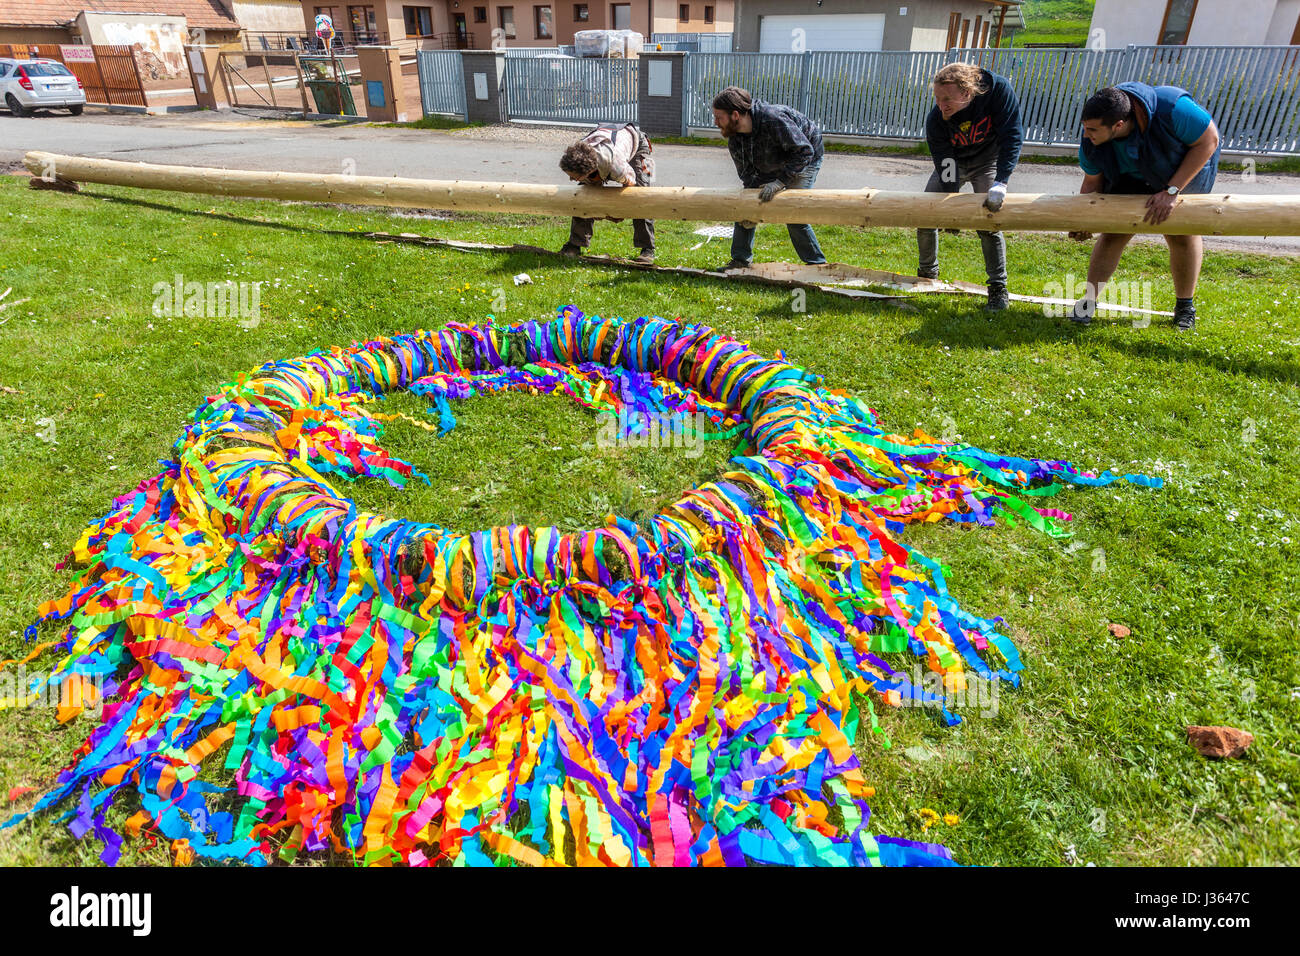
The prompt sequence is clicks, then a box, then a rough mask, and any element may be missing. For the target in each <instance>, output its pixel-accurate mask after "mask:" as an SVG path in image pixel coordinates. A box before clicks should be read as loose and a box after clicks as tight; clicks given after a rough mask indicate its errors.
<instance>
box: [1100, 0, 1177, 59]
mask: <svg viewBox="0 0 1300 956" xmlns="http://www.w3.org/2000/svg"><path fill="white" fill-rule="evenodd" d="M1164 19H1165V2H1164V0H1147V2H1145V3H1143V2H1134V0H1097V3H1096V6H1094V7H1093V8H1092V26H1091V28H1090V30H1089V36H1099V38H1100V43H1101V44H1102V46H1104V47H1105V48H1106V49H1119V48H1123V47H1126V46H1128V45H1129V44H1130V43H1137V44H1151V43H1155V42H1156V40H1157V39H1159V33H1160V24H1162V23H1163V22H1164ZM1194 22H1195V21H1193V23H1194ZM1098 30H1101V31H1104V32H1102V33H1101V34H1098V33H1097V31H1098Z"/></svg>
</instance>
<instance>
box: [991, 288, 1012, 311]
mask: <svg viewBox="0 0 1300 956" xmlns="http://www.w3.org/2000/svg"><path fill="white" fill-rule="evenodd" d="M1010 307H1011V296H1010V295H1008V294H1007V287H1006V286H1004V285H991V286H989V300H988V302H986V303H984V311H985V312H1005V311H1006V310H1007V309H1008V308H1010Z"/></svg>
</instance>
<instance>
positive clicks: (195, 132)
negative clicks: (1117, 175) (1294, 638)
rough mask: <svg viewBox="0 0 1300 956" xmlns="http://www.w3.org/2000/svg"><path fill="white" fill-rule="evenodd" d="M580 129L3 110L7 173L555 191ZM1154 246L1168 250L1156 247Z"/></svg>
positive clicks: (707, 180)
mask: <svg viewBox="0 0 1300 956" xmlns="http://www.w3.org/2000/svg"><path fill="white" fill-rule="evenodd" d="M574 134H575V131H574V130H571V129H562V128H557V127H545V126H533V127H513V126H512V127H486V128H475V129H468V130H457V131H455V132H438V131H431V130H410V129H386V128H382V127H372V126H365V125H323V124H321V123H313V122H306V121H302V120H268V119H260V118H256V117H254V116H252V115H251V114H240V113H234V112H230V111H221V112H220V113H204V114H171V115H166V116H141V115H131V116H123V115H110V114H107V113H92V112H87V113H85V114H83V115H82V116H80V117H71V116H68V115H67V114H58V115H56V114H47V115H42V116H36V117H32V118H28V119H18V118H16V117H13V116H10V115H9V114H8V113H4V112H0V169H2V168H4V167H6V166H10V165H11V164H18V163H20V162H21V160H22V157H23V154H24V153H26V152H27V151H28V150H31V149H42V150H48V151H50V152H61V153H77V154H81V155H87V156H98V157H104V158H107V159H121V160H128V161H132V160H134V161H141V162H151V163H172V164H177V165H190V166H217V167H224V168H230V169H283V170H290V171H295V172H322V173H336V172H344V171H346V170H348V168H349V166H351V171H352V172H354V173H356V174H357V175H360V176H410V177H416V178H425V179H454V178H458V179H474V180H483V181H489V182H531V183H548V182H558V181H560V180H561V174H560V171H559V169H558V166H557V162H558V154H559V152H560V150H561V149H563V147H564V146H565V145H566V144H567V143H569V142H572V141H573V139H574ZM655 158H656V161H657V164H658V165H657V178H658V181H659V182H660V183H663V184H669V183H690V184H691V185H693V186H705V187H709V186H734V185H736V177H735V171H734V169H733V168H732V165H731V162H730V160H729V158H728V157H727V154H726V153H725V152H724V151H722V150H718V149H711V148H707V147H698V146H667V145H661V146H659V147H656V149H655ZM931 168H932V167H931V164H930V161H929V160H928V159H925V158H916V159H911V158H888V157H879V156H858V155H850V154H844V153H828V154H827V157H826V163H825V165H824V166H823V167H822V171H821V175H820V176H819V177H818V180H817V185H818V186H819V187H823V188H828V189H859V188H862V187H864V186H875V187H879V188H881V189H902V190H919V189H921V188H923V186H924V183H925V180H926V177H927V176H928V175H929V172H930V169H931ZM1079 180H1080V174H1079V172H1078V170H1077V169H1075V168H1073V167H1070V166H1044V165H1034V164H1024V165H1021V166H1020V168H1019V169H1017V170H1016V175H1015V177H1014V179H1013V180H1012V183H1011V189H1012V191H1013V192H1034V193H1073V192H1077V191H1078V188H1079ZM1219 185H1220V186H1221V187H1224V188H1227V189H1232V190H1233V191H1236V192H1242V193H1297V192H1300V177H1295V176H1279V175H1261V176H1259V177H1257V178H1256V180H1255V181H1254V182H1250V183H1247V182H1244V181H1243V179H1242V177H1241V175H1240V174H1237V173H1224V174H1223V175H1222V176H1221V177H1220V179H1219ZM1150 239H1151V241H1157V242H1158V241H1160V240H1159V238H1158V237H1150ZM1207 245H1210V246H1212V247H1216V248H1223V249H1236V250H1242V251H1258V252H1267V253H1271V254H1283V255H1300V237H1295V236H1288V237H1278V238H1257V237H1240V238H1233V237H1229V238H1218V239H1209V240H1207Z"/></svg>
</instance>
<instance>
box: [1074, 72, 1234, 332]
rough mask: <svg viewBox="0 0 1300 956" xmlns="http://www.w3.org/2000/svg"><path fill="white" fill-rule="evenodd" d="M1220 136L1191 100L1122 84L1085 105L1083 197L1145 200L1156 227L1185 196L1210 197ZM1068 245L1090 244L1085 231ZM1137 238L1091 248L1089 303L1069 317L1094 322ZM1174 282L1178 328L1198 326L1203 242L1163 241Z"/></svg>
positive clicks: (1169, 89) (1109, 239) (1101, 240)
mask: <svg viewBox="0 0 1300 956" xmlns="http://www.w3.org/2000/svg"><path fill="white" fill-rule="evenodd" d="M1219 145H1220V143H1219V129H1218V127H1217V126H1215V125H1214V120H1213V119H1212V118H1211V117H1210V114H1209V113H1207V112H1206V111H1205V109H1204V108H1202V107H1201V106H1200V105H1199V104H1197V102H1196V101H1195V100H1194V99H1192V97H1191V95H1190V94H1189V93H1188V92H1187V91H1186V90H1184V89H1180V88H1179V87H1176V86H1148V85H1147V84H1145V83H1121V84H1119V86H1110V87H1107V88H1106V89H1103V90H1099V91H1098V92H1097V93H1095V94H1094V95H1093V96H1092V98H1091V99H1089V100H1088V102H1087V103H1085V104H1084V105H1083V140H1082V142H1081V143H1080V145H1079V166H1080V168H1082V169H1083V173H1084V177H1083V187H1082V188H1081V189H1080V190H1079V191H1080V192H1082V193H1096V192H1100V193H1109V194H1130V195H1134V194H1136V195H1139V196H1142V195H1144V196H1147V197H1148V198H1147V205H1146V215H1145V216H1144V217H1143V219H1144V221H1146V222H1149V223H1153V224H1158V223H1162V222H1164V221H1165V220H1166V219H1168V218H1169V214H1170V212H1172V211H1173V208H1174V206H1175V205H1176V204H1177V203H1178V197H1179V196H1180V195H1182V194H1184V193H1187V194H1189V195H1190V194H1193V193H1208V192H1209V191H1210V190H1211V189H1213V188H1214V179H1215V176H1216V175H1217V174H1218V170H1219ZM1070 236H1071V238H1074V239H1079V240H1081V241H1086V240H1088V239H1091V238H1092V236H1091V234H1089V233H1086V232H1072V233H1070ZM1132 238H1133V235H1132V233H1127V232H1125V233H1103V234H1102V235H1101V236H1099V237H1098V239H1097V244H1096V245H1094V246H1093V247H1092V258H1091V259H1090V260H1089V262H1088V284H1087V286H1086V291H1085V293H1084V297H1083V298H1082V299H1080V300H1079V301H1078V302H1076V303H1075V304H1074V311H1073V312H1072V314H1071V315H1070V318H1071V319H1073V320H1074V321H1075V322H1078V323H1080V324H1083V325H1086V324H1087V323H1088V322H1090V321H1092V315H1093V312H1095V311H1096V308H1097V297H1098V296H1099V295H1101V290H1102V289H1103V288H1105V285H1106V283H1107V282H1108V281H1110V277H1111V276H1112V275H1114V274H1115V269H1116V268H1117V267H1118V266H1119V260H1120V256H1121V255H1122V254H1123V252H1124V247H1125V246H1127V245H1128V243H1129V240H1130V239H1132ZM1165 242H1167V243H1168V244H1169V265H1170V271H1171V272H1172V273H1173V277H1174V295H1175V296H1176V297H1177V301H1176V303H1175V305H1174V324H1175V325H1177V326H1178V328H1179V329H1181V330H1183V331H1187V330H1188V329H1190V328H1192V326H1194V325H1195V324H1196V305H1195V303H1194V301H1193V297H1194V296H1195V295H1196V280H1197V279H1198V278H1199V277H1200V274H1201V256H1202V246H1201V237H1200V236H1170V235H1167V236H1165Z"/></svg>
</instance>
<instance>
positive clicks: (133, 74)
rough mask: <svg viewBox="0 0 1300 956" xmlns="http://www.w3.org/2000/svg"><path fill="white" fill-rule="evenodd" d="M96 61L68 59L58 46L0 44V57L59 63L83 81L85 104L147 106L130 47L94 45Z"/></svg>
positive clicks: (47, 44) (142, 85)
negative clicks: (56, 61) (55, 61)
mask: <svg viewBox="0 0 1300 956" xmlns="http://www.w3.org/2000/svg"><path fill="white" fill-rule="evenodd" d="M91 49H92V50H93V51H94V54H95V59H94V60H73V59H65V58H64V56H63V47H62V46H60V45H59V44H57V43H13V44H3V43H0V57H12V58H13V59H15V60H31V59H39V60H58V61H59V62H60V63H62V64H63V65H64V66H66V67H67V68H68V70H69V72H71V73H72V75H73V76H75V77H76V78H77V79H79V80H80V81H81V85H82V87H83V88H84V89H85V91H86V102H88V103H105V104H107V105H109V106H146V105H148V104H147V101H146V100H145V95H144V84H142V83H141V82H140V71H139V70H138V69H137V67H136V62H135V53H134V51H133V49H132V48H131V47H129V46H113V45H109V46H94V47H91Z"/></svg>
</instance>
